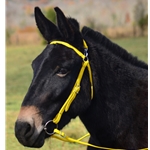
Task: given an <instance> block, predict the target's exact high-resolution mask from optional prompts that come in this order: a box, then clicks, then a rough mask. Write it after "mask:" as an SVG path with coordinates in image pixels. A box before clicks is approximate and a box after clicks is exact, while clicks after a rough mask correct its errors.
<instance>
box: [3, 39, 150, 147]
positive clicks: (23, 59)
mask: <svg viewBox="0 0 150 150" xmlns="http://www.w3.org/2000/svg"><path fill="white" fill-rule="evenodd" d="M113 41H114V42H115V43H118V44H119V45H120V46H122V47H124V48H125V49H127V50H128V51H129V52H130V53H132V54H133V55H136V56H138V57H139V59H141V60H143V61H145V62H146V63H147V61H148V40H147V37H140V38H127V39H126V38H125V39H115V40H113ZM43 49H44V46H42V45H36V46H35V45H32V46H31V45H30V46H29V45H26V46H16V47H15V46H14V47H12V46H8V47H7V51H6V150H32V149H31V148H26V147H23V146H22V145H20V144H19V143H18V141H17V140H16V138H15V136H14V123H15V120H16V118H17V115H18V112H19V109H20V105H21V102H22V100H23V97H24V95H25V94H26V91H27V89H28V87H29V84H30V82H31V79H32V69H31V61H32V60H33V59H34V58H35V57H36V56H37V55H38V54H39V53H40V52H41V50H43ZM63 131H65V133H66V134H67V135H69V136H71V137H74V138H79V137H81V136H82V135H84V134H85V133H86V130H85V128H84V126H83V125H82V123H81V122H80V120H79V118H77V119H75V120H74V121H72V122H71V123H70V124H69V125H68V126H67V127H65V129H64V130H63ZM50 149H52V150H60V149H61V150H72V149H78V150H85V149H86V147H85V146H81V145H76V144H70V143H64V142H61V141H58V140H56V139H50V140H47V141H46V142H45V145H44V147H42V148H40V150H50Z"/></svg>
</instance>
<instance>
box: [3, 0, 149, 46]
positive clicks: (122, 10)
mask: <svg viewBox="0 0 150 150" xmlns="http://www.w3.org/2000/svg"><path fill="white" fill-rule="evenodd" d="M147 5H148V3H147V0H132V1H131V0H105V1H104V0H62V1H60V0H21V1H20V0H7V1H6V26H7V27H6V33H7V34H6V37H7V44H26V43H35V42H39V40H41V39H39V35H38V32H37V29H36V24H35V20H34V7H35V6H39V7H40V8H41V9H42V11H43V12H44V13H45V15H46V16H47V17H48V18H49V19H51V20H52V21H53V22H55V13H54V11H53V8H54V7H55V6H58V7H60V8H61V9H62V11H63V12H64V13H65V15H67V16H71V17H74V18H76V19H77V20H78V21H79V22H80V25H81V27H82V26H84V25H86V26H88V27H91V28H93V29H95V30H98V31H100V32H102V33H103V34H105V35H106V36H107V37H110V38H120V37H137V36H144V35H147V25H148V9H147Z"/></svg>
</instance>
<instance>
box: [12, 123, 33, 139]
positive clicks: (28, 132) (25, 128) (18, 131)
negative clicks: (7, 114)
mask: <svg viewBox="0 0 150 150" xmlns="http://www.w3.org/2000/svg"><path fill="white" fill-rule="evenodd" d="M33 133H34V127H32V125H31V124H30V123H28V122H22V121H17V122H16V124H15V135H16V137H17V138H20V137H24V139H28V138H29V137H30V136H32V135H33Z"/></svg>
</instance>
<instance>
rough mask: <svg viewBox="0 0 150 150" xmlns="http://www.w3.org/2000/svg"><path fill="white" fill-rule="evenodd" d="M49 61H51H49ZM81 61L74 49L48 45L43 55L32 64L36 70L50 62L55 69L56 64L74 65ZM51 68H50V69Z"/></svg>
mask: <svg viewBox="0 0 150 150" xmlns="http://www.w3.org/2000/svg"><path fill="white" fill-rule="evenodd" d="M48 59H49V60H48ZM79 59H81V58H80V57H79V56H78V55H77V54H76V53H75V52H74V51H73V50H72V49H70V48H67V47H65V46H62V45H50V44H49V45H48V46H47V47H46V48H45V49H44V50H43V52H42V53H41V54H39V55H38V56H37V57H36V58H35V59H34V60H33V62H32V67H33V70H36V68H38V67H39V66H40V65H41V64H42V63H43V62H44V61H47V60H48V61H49V63H50V66H51V67H52V68H53V69H54V68H55V67H56V64H57V65H59V66H62V67H63V66H66V65H65V64H66V62H67V61H68V60H69V61H70V62H69V64H68V65H72V64H73V63H75V62H76V61H78V60H79ZM50 66H49V67H50Z"/></svg>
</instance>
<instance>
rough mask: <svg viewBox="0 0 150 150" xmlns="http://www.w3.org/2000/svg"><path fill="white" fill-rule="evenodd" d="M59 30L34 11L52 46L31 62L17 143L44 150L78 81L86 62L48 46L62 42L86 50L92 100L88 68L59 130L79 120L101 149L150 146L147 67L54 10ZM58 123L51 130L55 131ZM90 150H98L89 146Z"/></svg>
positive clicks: (65, 50)
mask: <svg viewBox="0 0 150 150" xmlns="http://www.w3.org/2000/svg"><path fill="white" fill-rule="evenodd" d="M55 11H56V14H57V26H56V25H55V24H53V23H52V22H51V21H50V20H48V19H47V18H46V17H45V16H44V15H43V14H42V12H41V10H40V8H38V7H36V8H35V20H36V24H37V27H38V29H39V30H40V32H41V34H42V35H43V37H44V38H45V39H46V41H47V42H48V44H47V46H46V48H45V49H44V50H43V51H42V53H41V54H39V55H38V56H37V57H36V58H35V59H34V60H33V62H32V68H33V72H34V75H33V79H32V82H31V85H30V87H29V89H28V92H27V94H26V96H25V98H24V100H23V102H22V105H21V109H20V113H19V115H18V118H17V121H16V123H15V135H16V137H17V139H18V141H19V142H20V143H21V144H22V145H24V146H27V147H37V148H39V147H42V146H43V144H44V141H45V139H46V138H48V137H51V135H49V134H47V133H46V132H45V130H44V126H45V124H46V123H47V122H48V121H49V120H53V118H55V116H56V115H57V113H58V112H59V110H60V109H61V107H62V106H63V104H64V103H65V101H66V99H67V98H68V96H69V95H70V93H71V90H72V88H73V86H74V83H75V82H76V79H77V77H78V74H79V72H80V69H81V67H82V63H83V59H82V58H81V57H79V56H78V55H77V54H76V53H75V52H74V51H73V50H72V49H71V48H69V47H66V46H64V45H61V44H50V43H51V41H55V40H59V41H64V42H67V43H69V44H70V45H72V46H74V47H75V48H77V49H78V50H80V52H81V53H83V54H84V51H85V48H84V46H83V45H84V44H83V40H85V42H86V43H87V45H88V59H89V62H90V67H91V70H92V80H93V98H92V100H91V88H90V87H91V82H90V80H89V72H88V69H87V68H85V71H84V74H83V77H82V80H81V86H80V91H79V93H78V94H77V95H76V97H75V99H74V100H73V102H72V103H71V105H70V108H69V110H68V111H67V112H64V113H63V114H62V117H61V119H60V121H59V123H58V124H57V127H58V129H59V130H61V129H62V128H63V127H64V126H65V125H67V124H68V123H69V122H70V120H71V119H73V118H76V117H77V116H79V118H80V119H81V121H82V122H83V124H84V125H85V127H86V129H87V130H88V131H89V133H90V139H89V143H92V144H94V145H97V146H103V147H111V148H121V149H140V148H145V147H147V146H148V135H147V134H148V116H147V113H148V105H147V97H148V93H147V88H148V85H147V82H148V65H147V64H146V63H144V62H142V61H140V60H138V59H137V58H136V57H134V56H132V55H131V54H129V53H128V52H127V51H126V50H125V49H123V48H121V47H120V46H118V45H117V44H115V43H113V42H111V41H110V40H109V39H108V38H106V37H105V36H104V35H102V34H101V33H99V32H96V31H94V30H92V29H90V28H88V27H83V29H82V31H81V32H80V30H79V23H78V22H77V20H75V19H73V18H67V17H65V15H64V14H63V12H62V11H61V10H60V9H59V8H58V7H56V8H55ZM55 127H56V125H55V124H54V123H50V124H48V125H47V130H48V131H49V132H50V131H53V129H54V128H55ZM87 149H88V150H93V149H96V148H93V147H88V148H87Z"/></svg>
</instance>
